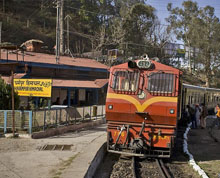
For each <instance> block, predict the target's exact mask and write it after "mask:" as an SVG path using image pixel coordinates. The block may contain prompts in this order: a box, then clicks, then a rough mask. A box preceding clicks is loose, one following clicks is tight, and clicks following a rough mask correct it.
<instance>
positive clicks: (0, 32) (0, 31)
mask: <svg viewBox="0 0 220 178" xmlns="http://www.w3.org/2000/svg"><path fill="white" fill-rule="evenodd" d="M1 43H2V22H0V44H1Z"/></svg>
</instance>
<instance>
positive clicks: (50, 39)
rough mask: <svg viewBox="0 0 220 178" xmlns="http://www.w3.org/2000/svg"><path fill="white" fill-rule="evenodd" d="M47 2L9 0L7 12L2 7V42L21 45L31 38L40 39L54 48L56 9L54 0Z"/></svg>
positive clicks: (0, 16) (0, 14)
mask: <svg viewBox="0 0 220 178" xmlns="http://www.w3.org/2000/svg"><path fill="white" fill-rule="evenodd" d="M47 2H48V3H47V4H46V3H45V4H44V5H43V4H42V3H43V1H39V0H37V1H36V0H28V1H27V0H7V1H6V3H5V10H4V11H5V12H3V9H2V8H3V7H0V10H1V13H0V21H2V42H10V43H13V44H15V45H20V44H22V43H23V42H25V41H27V40H30V39H40V40H42V41H44V43H45V45H47V46H49V48H52V47H53V46H54V45H55V34H56V9H55V7H54V4H52V1H47ZM0 4H1V5H2V2H1V1H0Z"/></svg>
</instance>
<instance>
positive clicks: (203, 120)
mask: <svg viewBox="0 0 220 178" xmlns="http://www.w3.org/2000/svg"><path fill="white" fill-rule="evenodd" d="M207 115H208V110H207V107H206V105H205V104H204V103H202V113H201V124H200V125H201V129H205V128H206V116H207Z"/></svg>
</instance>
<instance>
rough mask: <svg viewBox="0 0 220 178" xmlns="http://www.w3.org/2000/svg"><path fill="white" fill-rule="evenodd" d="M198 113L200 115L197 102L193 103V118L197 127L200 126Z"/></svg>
mask: <svg viewBox="0 0 220 178" xmlns="http://www.w3.org/2000/svg"><path fill="white" fill-rule="evenodd" d="M200 115H201V109H200V107H199V105H198V104H196V105H195V119H196V125H197V127H199V126H200Z"/></svg>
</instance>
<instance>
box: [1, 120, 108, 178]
mask: <svg viewBox="0 0 220 178" xmlns="http://www.w3.org/2000/svg"><path fill="white" fill-rule="evenodd" d="M104 142H106V125H105V124H102V125H100V126H96V127H94V128H92V129H83V130H81V131H75V132H72V133H66V134H63V135H59V136H54V137H49V138H44V139H31V138H18V139H10V138H0V172H1V174H0V178H6V177H8V178H30V177H31V178H55V177H56V178H70V177H71V178H75V177H76V178H81V177H84V175H85V174H86V171H87V169H88V167H89V166H90V163H91V162H92V160H93V158H94V156H95V155H96V153H97V151H98V150H99V148H100V147H101V146H102V145H103V143H104ZM56 144H57V145H62V144H63V145H72V146H71V149H70V150H66V151H61V150H46V151H43V150H39V149H40V148H42V147H43V146H44V145H56Z"/></svg>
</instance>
